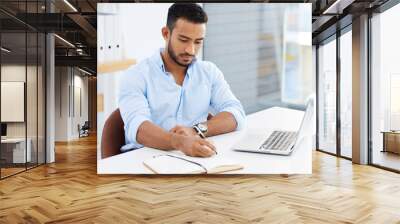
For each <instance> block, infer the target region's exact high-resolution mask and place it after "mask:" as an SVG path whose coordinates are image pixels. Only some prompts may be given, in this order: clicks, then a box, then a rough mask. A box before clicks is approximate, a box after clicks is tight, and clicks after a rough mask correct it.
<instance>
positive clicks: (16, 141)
mask: <svg viewBox="0 0 400 224" xmlns="http://www.w3.org/2000/svg"><path fill="white" fill-rule="evenodd" d="M29 140H30V139H29V138H28V141H29ZM20 142H25V138H5V139H1V143H20Z"/></svg>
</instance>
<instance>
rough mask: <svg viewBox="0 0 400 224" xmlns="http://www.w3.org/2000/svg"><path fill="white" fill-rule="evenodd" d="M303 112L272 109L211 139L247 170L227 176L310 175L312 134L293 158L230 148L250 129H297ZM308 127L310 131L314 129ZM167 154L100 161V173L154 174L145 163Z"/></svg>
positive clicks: (147, 151) (148, 152)
mask: <svg viewBox="0 0 400 224" xmlns="http://www.w3.org/2000/svg"><path fill="white" fill-rule="evenodd" d="M303 114H304V112H303V111H298V110H291V109H286V108H279V107H273V108H270V109H267V110H263V111H260V112H257V113H254V114H251V115H248V116H247V127H246V129H245V130H243V131H238V132H232V133H228V134H224V135H219V136H214V137H211V138H209V139H210V140H212V141H213V142H214V144H215V146H216V147H217V149H218V155H217V156H226V157H228V158H231V159H232V160H235V161H239V162H240V164H242V165H244V169H242V170H236V171H231V172H227V173H225V174H311V172H312V137H311V132H310V131H308V132H307V133H302V134H301V139H302V140H301V142H300V144H299V146H298V147H297V148H296V149H295V150H294V151H293V152H292V154H291V155H290V156H278V155H268V154H259V153H247V152H236V151H233V150H232V149H231V147H232V145H234V144H235V142H237V141H238V140H239V139H240V138H241V137H242V136H243V135H244V133H245V132H246V131H247V130H259V131H260V132H265V136H266V137H267V135H268V134H269V133H271V132H272V131H273V130H274V129H284V130H297V129H298V128H299V126H300V123H301V120H302V117H303ZM311 125H313V124H309V127H308V130H311ZM163 153H165V151H162V150H157V149H153V148H147V147H145V148H141V149H137V150H133V151H129V152H126V153H123V154H119V155H115V156H112V157H109V158H105V159H101V160H98V161H97V173H98V174H152V172H151V171H150V170H148V169H147V168H146V167H145V166H144V165H143V161H144V160H146V159H150V158H152V157H153V156H154V155H159V154H163Z"/></svg>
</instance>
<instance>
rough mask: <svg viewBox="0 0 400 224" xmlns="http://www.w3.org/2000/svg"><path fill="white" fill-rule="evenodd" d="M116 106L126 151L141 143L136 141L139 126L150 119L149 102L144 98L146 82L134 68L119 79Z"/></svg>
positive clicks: (137, 146) (123, 149)
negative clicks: (120, 119)
mask: <svg viewBox="0 0 400 224" xmlns="http://www.w3.org/2000/svg"><path fill="white" fill-rule="evenodd" d="M118 107H119V109H120V112H121V117H122V120H123V121H124V130H125V142H126V144H127V146H129V147H123V148H122V149H121V150H122V151H126V150H128V148H129V149H133V148H140V147H143V145H141V144H139V143H138V142H137V141H136V136H137V131H138V128H139V126H140V125H141V124H142V123H143V122H144V121H151V113H150V108H149V103H148V101H147V98H146V82H145V79H144V76H143V74H140V71H138V70H136V69H129V70H127V71H126V72H125V73H123V74H122V75H121V77H120V79H119V91H118Z"/></svg>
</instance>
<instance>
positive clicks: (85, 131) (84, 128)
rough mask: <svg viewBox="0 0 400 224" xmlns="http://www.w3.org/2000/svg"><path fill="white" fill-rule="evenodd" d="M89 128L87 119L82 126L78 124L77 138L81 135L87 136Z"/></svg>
mask: <svg viewBox="0 0 400 224" xmlns="http://www.w3.org/2000/svg"><path fill="white" fill-rule="evenodd" d="M89 129H90V125H89V121H85V123H84V124H83V125H82V127H80V125H79V124H78V131H79V138H80V137H82V136H84V137H87V136H89Z"/></svg>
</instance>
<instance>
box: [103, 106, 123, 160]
mask: <svg viewBox="0 0 400 224" xmlns="http://www.w3.org/2000/svg"><path fill="white" fill-rule="evenodd" d="M123 145H125V130H124V122H123V120H122V117H121V113H120V111H119V109H116V110H115V111H114V112H112V113H111V114H110V116H109V117H108V118H107V120H106V122H105V123H104V127H103V133H102V135H101V146H100V147H101V158H102V159H104V158H107V157H110V156H114V155H117V154H120V153H121V150H120V149H121V147H122V146H123Z"/></svg>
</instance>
